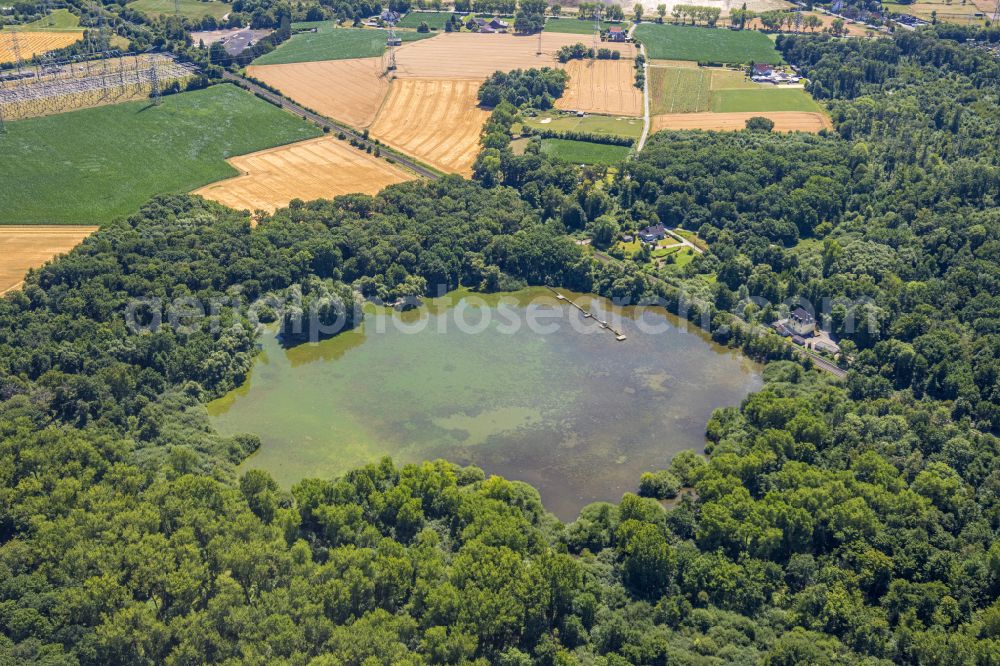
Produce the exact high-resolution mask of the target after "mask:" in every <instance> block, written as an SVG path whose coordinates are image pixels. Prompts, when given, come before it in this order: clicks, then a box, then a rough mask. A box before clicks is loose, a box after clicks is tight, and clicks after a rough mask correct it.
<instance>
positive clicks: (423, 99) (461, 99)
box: [371, 79, 489, 176]
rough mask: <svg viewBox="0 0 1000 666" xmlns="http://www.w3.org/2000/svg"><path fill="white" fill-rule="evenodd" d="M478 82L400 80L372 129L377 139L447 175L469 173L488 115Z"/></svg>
mask: <svg viewBox="0 0 1000 666" xmlns="http://www.w3.org/2000/svg"><path fill="white" fill-rule="evenodd" d="M479 85H480V81H479V80H468V79H457V80H456V79H400V80H397V81H394V82H393V84H392V90H391V91H390V93H389V98H388V99H387V100H386V102H385V104H384V105H383V107H382V110H381V111H380V112H379V114H378V118H376V119H375V123H374V124H373V125H372V126H371V135H372V136H373V137H375V138H376V139H379V140H380V141H382V142H384V143H386V144H388V145H390V146H392V147H393V148H396V149H397V150H401V151H402V152H404V153H406V154H408V155H412V156H413V157H416V158H417V159H419V160H422V161H423V162H426V163H428V164H430V165H431V166H433V167H435V168H437V169H440V170H441V171H445V172H447V173H457V174H461V175H463V176H469V175H471V174H472V164H473V162H475V161H476V155H477V153H478V152H479V135H480V133H481V132H482V128H483V125H484V124H485V122H486V119H487V118H488V117H489V112H488V111H486V110H485V109H482V108H480V107H479V106H478V100H477V98H476V93H477V91H478V90H479Z"/></svg>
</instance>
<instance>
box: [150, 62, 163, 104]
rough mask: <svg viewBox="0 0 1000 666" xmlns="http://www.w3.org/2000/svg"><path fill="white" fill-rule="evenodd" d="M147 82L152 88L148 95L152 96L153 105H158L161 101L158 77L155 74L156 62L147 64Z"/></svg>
mask: <svg viewBox="0 0 1000 666" xmlns="http://www.w3.org/2000/svg"><path fill="white" fill-rule="evenodd" d="M149 84H150V86H151V87H152V90H151V91H150V92H149V96H150V97H152V98H153V106H159V105H160V102H161V101H162V97H161V95H160V79H159V77H158V76H157V75H156V63H155V62H154V63H151V64H150V66H149Z"/></svg>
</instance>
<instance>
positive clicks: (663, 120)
mask: <svg viewBox="0 0 1000 666" xmlns="http://www.w3.org/2000/svg"><path fill="white" fill-rule="evenodd" d="M754 116H764V117H765V118H770V119H771V120H773V121H774V131H775V132H813V133H817V132H819V131H820V130H822V129H832V128H833V125H832V124H831V123H830V119H829V118H827V117H826V115H824V114H822V113H812V112H806V111H767V112H757V113H755V112H739V113H711V112H705V113H667V114H663V115H659V116H653V118H652V131H653V132H659V131H661V130H695V129H700V130H715V131H721V132H725V131H736V130H741V129H745V128H746V122H747V119H748V118H752V117H754Z"/></svg>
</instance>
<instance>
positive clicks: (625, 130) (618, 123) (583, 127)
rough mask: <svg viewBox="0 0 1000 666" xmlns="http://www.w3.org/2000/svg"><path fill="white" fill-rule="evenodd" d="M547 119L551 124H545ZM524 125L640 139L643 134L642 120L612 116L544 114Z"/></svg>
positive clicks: (555, 130)
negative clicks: (581, 116)
mask: <svg viewBox="0 0 1000 666" xmlns="http://www.w3.org/2000/svg"><path fill="white" fill-rule="evenodd" d="M545 119H550V122H547V123H543V122H542V121H543V120H545ZM524 123H525V124H526V125H528V126H530V127H533V128H534V129H540V130H552V131H554V132H588V133H590V134H606V135H609V136H627V137H631V138H633V139H638V138H639V136H640V135H641V134H642V118H625V117H622V118H616V117H612V116H589V115H588V116H584V117H583V118H579V117H577V116H576V115H575V114H573V115H559V114H556V113H542V114H540V115H538V116H536V117H534V118H525V119H524Z"/></svg>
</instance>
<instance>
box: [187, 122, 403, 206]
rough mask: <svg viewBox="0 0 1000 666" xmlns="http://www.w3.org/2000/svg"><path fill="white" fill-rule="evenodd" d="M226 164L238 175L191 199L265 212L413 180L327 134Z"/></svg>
mask: <svg viewBox="0 0 1000 666" xmlns="http://www.w3.org/2000/svg"><path fill="white" fill-rule="evenodd" d="M228 161H229V163H230V164H231V165H232V166H233V167H235V168H236V169H239V170H240V171H241V172H243V175H241V176H236V177H235V178H229V179H226V180H221V181H219V182H216V183H212V184H211V185H206V186H205V187H202V188H199V189H197V190H195V191H194V192H192V194H200V195H201V196H203V197H205V198H206V199H212V200H213V201H218V202H219V203H222V204H225V205H226V206H230V207H231V208H236V209H239V210H244V209H246V210H252V211H253V210H266V211H269V212H270V211H274V210H275V209H277V208H280V207H282V206H286V205H288V202H289V201H291V200H292V199H303V200H305V201H309V200H312V199H330V198H333V197H336V196H340V195H342V194H355V193H361V194H376V193H377V192H378V191H379V190H381V189H383V188H385V187H387V186H389V185H393V184H395V183H402V182H404V181H407V180H413V179H414V176H412V175H411V174H409V173H408V172H406V171H403V170H402V169H401V168H399V167H397V166H394V165H392V164H390V163H389V162H387V161H386V160H385V159H382V158H377V157H373V156H372V155H369V154H368V153H365V152H363V151H360V150H358V149H357V148H354V147H352V146H351V145H350V144H349V143H347V142H346V141H341V140H339V139H337V138H336V137H334V136H329V135H327V136H322V137H319V138H316V139H310V140H308V141H300V142H298V143H293V144H289V145H287V146H279V147H278V148H270V149H268V150H262V151H260V152H256V153H250V154H249V155H241V156H239V157H233V158H231V159H230V160H228Z"/></svg>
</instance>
